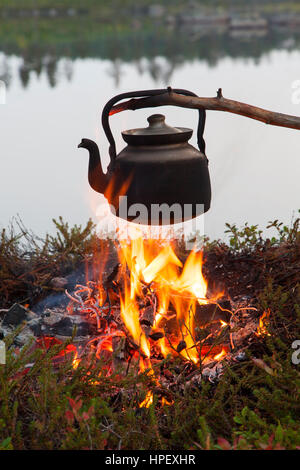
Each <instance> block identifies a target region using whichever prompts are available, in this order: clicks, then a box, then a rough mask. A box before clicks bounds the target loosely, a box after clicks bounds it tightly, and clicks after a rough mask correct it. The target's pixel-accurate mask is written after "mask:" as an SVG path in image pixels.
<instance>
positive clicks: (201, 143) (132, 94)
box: [102, 88, 206, 165]
mask: <svg viewBox="0 0 300 470" xmlns="http://www.w3.org/2000/svg"><path fill="white" fill-rule="evenodd" d="M167 91H168V89H166V88H163V89H158V90H142V91H129V92H127V93H121V94H120V95H117V96H115V97H114V98H111V99H110V100H109V101H108V102H107V103H106V105H105V106H104V108H103V111H102V126H103V129H104V132H105V135H106V137H107V140H108V142H109V144H110V145H109V156H110V161H111V165H113V163H114V160H115V158H116V143H115V139H114V137H113V135H112V132H111V129H110V125H109V113H110V110H111V108H112V107H113V106H114V105H115V104H116V103H117V102H118V101H121V100H123V99H126V98H141V97H147V96H156V95H161V94H163V93H166V92H167ZM172 91H173V92H174V93H178V94H180V95H185V96H197V95H196V94H195V93H193V92H191V91H188V90H181V89H177V88H175V89H172ZM146 107H147V106H145V108H146ZM139 109H142V108H139ZM205 120H206V111H205V109H204V108H201V109H199V122H198V129H197V140H198V147H199V150H200V152H202V153H204V155H205V140H204V138H203V133H204V127H205Z"/></svg>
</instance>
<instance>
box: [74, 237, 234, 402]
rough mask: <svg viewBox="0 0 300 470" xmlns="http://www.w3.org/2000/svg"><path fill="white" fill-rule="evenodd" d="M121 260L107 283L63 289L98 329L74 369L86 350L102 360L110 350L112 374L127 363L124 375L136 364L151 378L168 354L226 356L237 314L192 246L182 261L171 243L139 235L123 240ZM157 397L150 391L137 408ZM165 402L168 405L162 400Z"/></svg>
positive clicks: (195, 359) (205, 358) (201, 358)
mask: <svg viewBox="0 0 300 470" xmlns="http://www.w3.org/2000/svg"><path fill="white" fill-rule="evenodd" d="M118 257H119V264H118V265H117V267H116V268H115V269H114V270H113V273H112V274H111V275H109V276H108V277H107V279H106V280H105V281H103V280H102V279H101V281H99V282H95V281H87V284H86V285H85V286H84V285H77V287H76V290H75V292H74V293H73V295H71V294H69V293H68V292H66V293H67V295H68V297H69V298H70V300H71V304H70V305H69V311H70V312H73V313H81V314H82V315H88V316H89V317H90V319H91V320H90V321H95V323H96V328H97V335H95V336H94V337H93V338H92V339H90V340H89V341H88V342H87V343H86V345H85V347H84V348H82V350H81V352H80V353H79V352H77V353H76V355H75V357H74V361H73V366H74V368H77V367H78V364H79V363H80V360H81V359H82V358H83V356H84V354H85V353H86V352H87V351H89V350H90V351H91V350H94V351H95V352H96V356H97V357H98V358H99V357H102V356H103V353H104V351H106V353H110V354H111V355H112V359H111V365H110V368H111V372H112V371H113V370H115V369H116V368H118V367H121V369H122V366H123V372H124V371H125V369H126V373H127V372H128V368H129V367H130V366H131V365H134V366H135V367H137V368H138V370H139V371H140V372H145V371H146V373H148V374H149V375H153V376H154V375H155V374H154V371H153V368H152V363H153V361H154V362H155V361H157V360H160V359H163V358H166V357H167V356H168V355H170V356H171V357H172V356H174V357H180V358H181V359H182V360H183V361H187V362H188V363H190V364H194V365H196V366H197V365H199V364H200V363H201V365H203V364H206V363H210V362H211V361H214V362H218V361H221V360H222V359H223V358H224V357H225V356H226V354H227V353H228V351H230V341H229V336H228V330H229V321H230V318H231V313H232V312H231V311H230V310H228V309H226V308H222V306H221V304H222V302H223V301H222V300H221V298H222V297H223V295H224V293H223V292H220V291H217V292H215V293H213V294H212V293H210V294H209V295H208V282H207V280H206V279H205V278H204V276H203V272H202V267H203V255H202V252H196V251H191V252H190V254H189V256H188V258H187V259H186V261H185V263H182V261H181V260H180V259H179V257H178V256H177V255H176V253H175V251H174V249H173V247H172V244H171V243H170V242H168V241H166V240H157V239H143V238H142V237H141V236H140V235H139V236H135V237H133V238H132V239H126V240H120V241H119V243H118ZM101 268H103V266H102V267H101ZM122 339H123V340H122ZM125 366H126V367H125ZM155 380H157V381H158V382H157V383H159V378H155ZM152 402H153V396H152V393H150V392H148V393H147V395H146V397H145V399H144V401H143V402H142V403H141V404H140V406H141V407H148V406H150V404H151V403H152ZM164 403H169V402H168V400H166V399H165V398H164Z"/></svg>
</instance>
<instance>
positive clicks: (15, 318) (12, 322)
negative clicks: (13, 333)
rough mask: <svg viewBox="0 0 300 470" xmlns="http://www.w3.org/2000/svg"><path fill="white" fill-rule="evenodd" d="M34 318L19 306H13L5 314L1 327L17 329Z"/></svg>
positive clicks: (32, 314) (33, 315)
mask: <svg viewBox="0 0 300 470" xmlns="http://www.w3.org/2000/svg"><path fill="white" fill-rule="evenodd" d="M33 318H35V314H34V313H33V312H31V311H30V310H28V309H27V308H25V307H23V305H20V304H14V305H13V306H12V307H11V308H10V309H9V310H8V312H7V313H6V314H5V316H4V319H3V321H2V326H12V327H17V326H19V325H21V323H23V322H28V321H30V320H32V319H33Z"/></svg>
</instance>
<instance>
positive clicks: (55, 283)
mask: <svg viewBox="0 0 300 470" xmlns="http://www.w3.org/2000/svg"><path fill="white" fill-rule="evenodd" d="M50 284H51V286H52V287H54V288H56V289H63V288H64V287H67V285H68V279H66V278H65V277H54V278H53V279H51V281H50Z"/></svg>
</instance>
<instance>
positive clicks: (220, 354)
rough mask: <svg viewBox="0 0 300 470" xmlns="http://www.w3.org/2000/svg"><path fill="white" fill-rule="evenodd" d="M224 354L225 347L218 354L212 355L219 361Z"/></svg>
mask: <svg viewBox="0 0 300 470" xmlns="http://www.w3.org/2000/svg"><path fill="white" fill-rule="evenodd" d="M225 356H226V351H225V349H224V348H223V349H222V351H221V352H220V353H219V354H216V356H214V360H215V361H220V360H221V359H223V357H225Z"/></svg>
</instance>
